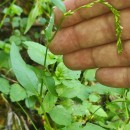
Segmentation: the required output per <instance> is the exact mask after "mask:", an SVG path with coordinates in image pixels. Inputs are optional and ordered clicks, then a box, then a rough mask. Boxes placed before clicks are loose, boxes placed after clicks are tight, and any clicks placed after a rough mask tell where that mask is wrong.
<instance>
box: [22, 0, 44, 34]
mask: <svg viewBox="0 0 130 130" xmlns="http://www.w3.org/2000/svg"><path fill="white" fill-rule="evenodd" d="M41 7H42V3H41V2H40V1H37V2H36V3H35V7H33V9H32V10H31V12H30V14H29V17H28V21H27V26H26V29H25V32H24V34H25V33H27V32H28V30H29V29H30V28H31V26H32V25H33V23H34V22H35V20H36V18H37V17H38V16H39V15H41V14H42V8H41Z"/></svg>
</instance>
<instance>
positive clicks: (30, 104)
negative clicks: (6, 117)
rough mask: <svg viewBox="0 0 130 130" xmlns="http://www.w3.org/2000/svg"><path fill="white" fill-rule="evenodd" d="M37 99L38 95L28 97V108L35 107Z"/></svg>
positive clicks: (26, 102) (26, 101)
mask: <svg viewBox="0 0 130 130" xmlns="http://www.w3.org/2000/svg"><path fill="white" fill-rule="evenodd" d="M36 101H37V98H36V96H31V97H27V98H26V100H25V104H26V106H27V107H28V108H34V106H35V104H36Z"/></svg>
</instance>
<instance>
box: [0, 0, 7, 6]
mask: <svg viewBox="0 0 130 130" xmlns="http://www.w3.org/2000/svg"><path fill="white" fill-rule="evenodd" d="M7 2H8V0H6V1H4V2H3V3H1V4H0V6H3V5H4V4H6V3H7Z"/></svg>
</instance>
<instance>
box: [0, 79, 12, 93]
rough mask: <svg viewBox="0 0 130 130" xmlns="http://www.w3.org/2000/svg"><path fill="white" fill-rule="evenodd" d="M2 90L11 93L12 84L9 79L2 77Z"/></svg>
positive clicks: (0, 81) (0, 85) (0, 84)
mask: <svg viewBox="0 0 130 130" xmlns="http://www.w3.org/2000/svg"><path fill="white" fill-rule="evenodd" d="M0 91H1V92H2V93H4V94H9V91H10V85H9V81H8V80H6V79H3V78H0Z"/></svg>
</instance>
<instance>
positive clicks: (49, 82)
mask: <svg viewBox="0 0 130 130" xmlns="http://www.w3.org/2000/svg"><path fill="white" fill-rule="evenodd" d="M43 83H44V84H45V86H46V87H47V89H48V90H49V92H50V93H51V94H53V95H54V96H57V92H56V86H55V81H54V79H53V78H52V77H51V76H47V75H45V76H44V77H43Z"/></svg>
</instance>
